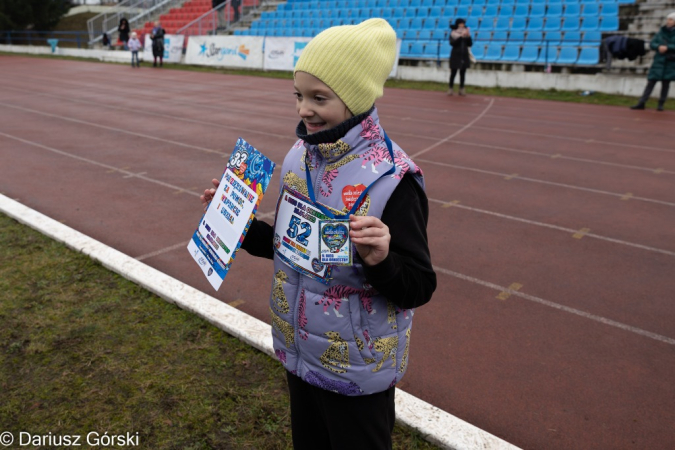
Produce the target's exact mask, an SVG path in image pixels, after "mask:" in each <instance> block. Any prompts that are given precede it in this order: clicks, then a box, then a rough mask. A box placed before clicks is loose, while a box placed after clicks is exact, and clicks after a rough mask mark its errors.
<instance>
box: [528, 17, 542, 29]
mask: <svg viewBox="0 0 675 450" xmlns="http://www.w3.org/2000/svg"><path fill="white" fill-rule="evenodd" d="M543 28H544V20H543V19H542V18H540V17H530V20H529V21H528V22H527V31H540V30H542V29H543Z"/></svg>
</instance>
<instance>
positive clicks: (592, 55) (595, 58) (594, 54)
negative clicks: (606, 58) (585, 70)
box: [577, 47, 600, 65]
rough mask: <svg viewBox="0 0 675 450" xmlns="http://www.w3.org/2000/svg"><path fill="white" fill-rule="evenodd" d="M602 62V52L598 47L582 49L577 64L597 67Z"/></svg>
mask: <svg viewBox="0 0 675 450" xmlns="http://www.w3.org/2000/svg"><path fill="white" fill-rule="evenodd" d="M599 61H600V52H599V50H598V48H597V47H586V48H582V49H581V53H580V54H579V59H578V60H577V64H583V65H595V64H598V62H599Z"/></svg>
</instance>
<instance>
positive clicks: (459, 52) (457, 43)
mask: <svg viewBox="0 0 675 450" xmlns="http://www.w3.org/2000/svg"><path fill="white" fill-rule="evenodd" d="M450 29H451V30H452V31H451V32H450V45H451V46H452V52H451V53H450V83H449V84H450V86H449V88H448V95H454V93H455V89H454V85H455V77H456V76H457V72H459V95H466V92H465V91H464V79H465V75H466V69H468V68H469V66H470V65H471V59H470V58H469V48H470V47H471V46H472V45H473V40H472V39H471V30H469V28H468V27H467V26H466V21H465V20H464V19H457V20H455V23H454V25H451V26H450Z"/></svg>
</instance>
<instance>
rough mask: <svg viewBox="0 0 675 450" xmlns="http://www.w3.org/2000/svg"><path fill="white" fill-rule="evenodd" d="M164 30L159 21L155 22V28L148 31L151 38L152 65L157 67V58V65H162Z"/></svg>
mask: <svg viewBox="0 0 675 450" xmlns="http://www.w3.org/2000/svg"><path fill="white" fill-rule="evenodd" d="M165 34H166V31H164V28H162V26H161V25H160V23H159V21H157V22H155V28H153V29H152V32H151V33H150V39H151V40H152V57H153V58H154V62H153V64H152V67H157V58H159V67H162V65H163V63H164V61H163V59H164V35H165Z"/></svg>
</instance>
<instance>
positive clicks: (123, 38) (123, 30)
mask: <svg viewBox="0 0 675 450" xmlns="http://www.w3.org/2000/svg"><path fill="white" fill-rule="evenodd" d="M130 32H131V29H130V28H129V21H128V20H127V19H125V18H124V17H122V18H121V19H120V24H119V26H118V27H117V34H118V36H119V40H120V42H121V43H122V45H124V50H128V49H129V46H128V45H127V43H128V42H129V33H130Z"/></svg>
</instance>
